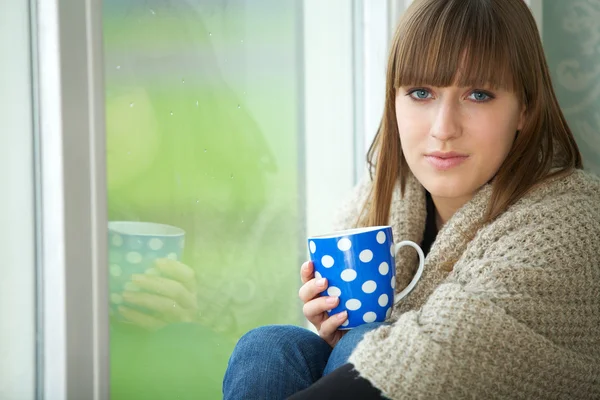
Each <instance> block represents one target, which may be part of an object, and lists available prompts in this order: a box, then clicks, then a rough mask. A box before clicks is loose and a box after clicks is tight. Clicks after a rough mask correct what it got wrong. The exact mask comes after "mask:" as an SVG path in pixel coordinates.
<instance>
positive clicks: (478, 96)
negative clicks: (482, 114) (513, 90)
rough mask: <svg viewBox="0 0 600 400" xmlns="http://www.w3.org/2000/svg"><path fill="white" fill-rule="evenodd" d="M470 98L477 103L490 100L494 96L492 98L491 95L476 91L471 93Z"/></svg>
mask: <svg viewBox="0 0 600 400" xmlns="http://www.w3.org/2000/svg"><path fill="white" fill-rule="evenodd" d="M469 98H470V99H473V100H475V101H477V102H484V101H488V100H490V99H491V98H492V96H490V95H489V94H487V93H485V92H480V91H474V92H473V93H471V95H470V96H469Z"/></svg>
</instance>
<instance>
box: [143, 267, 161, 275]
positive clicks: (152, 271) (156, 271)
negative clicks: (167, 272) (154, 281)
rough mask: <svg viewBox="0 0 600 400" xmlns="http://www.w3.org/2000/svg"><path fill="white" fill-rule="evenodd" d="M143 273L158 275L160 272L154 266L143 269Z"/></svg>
mask: <svg viewBox="0 0 600 400" xmlns="http://www.w3.org/2000/svg"><path fill="white" fill-rule="evenodd" d="M144 273H145V274H146V275H156V276H159V275H160V272H159V271H158V270H157V269H156V268H148V269H147V270H145V271H144Z"/></svg>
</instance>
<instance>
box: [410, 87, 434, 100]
mask: <svg viewBox="0 0 600 400" xmlns="http://www.w3.org/2000/svg"><path fill="white" fill-rule="evenodd" d="M409 95H410V96H411V97H412V98H414V99H417V100H427V99H428V98H429V97H430V96H431V93H429V91H428V90H425V89H415V90H411V91H410V92H409Z"/></svg>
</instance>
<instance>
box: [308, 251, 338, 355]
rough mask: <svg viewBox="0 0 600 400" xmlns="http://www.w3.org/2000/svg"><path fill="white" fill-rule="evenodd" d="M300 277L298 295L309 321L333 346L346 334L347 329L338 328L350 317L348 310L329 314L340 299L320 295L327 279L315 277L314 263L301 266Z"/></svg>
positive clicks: (325, 287) (324, 288) (325, 286)
mask: <svg viewBox="0 0 600 400" xmlns="http://www.w3.org/2000/svg"><path fill="white" fill-rule="evenodd" d="M300 277H301V278H302V283H303V285H302V287H301V288H300V291H299V292H298V296H300V299H301V300H302V302H303V303H304V307H303V308H302V312H303V313H304V316H305V317H306V319H308V321H309V322H310V323H311V324H313V325H314V326H315V328H317V332H318V333H319V336H321V337H322V338H323V339H324V340H325V341H326V342H327V343H329V345H330V346H331V347H334V346H335V345H336V344H337V342H339V340H340V339H341V338H342V336H344V335H345V334H346V331H340V330H338V328H339V327H340V325H341V324H343V323H344V321H345V320H346V319H347V318H348V312H347V311H343V312H341V313H339V314H335V315H332V316H329V315H328V314H327V311H328V310H331V309H333V308H335V307H337V305H338V303H339V301H340V299H339V298H338V297H330V296H323V297H321V296H319V294H320V293H321V292H322V291H324V290H326V289H327V279H325V278H321V279H315V275H314V265H313V263H312V262H311V261H309V262H305V263H304V264H302V267H301V268H300Z"/></svg>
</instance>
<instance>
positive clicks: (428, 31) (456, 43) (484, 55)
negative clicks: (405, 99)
mask: <svg viewBox="0 0 600 400" xmlns="http://www.w3.org/2000/svg"><path fill="white" fill-rule="evenodd" d="M461 3H462V4H461ZM465 3H468V5H467V6H465ZM404 19H405V20H404V21H402V22H403V23H401V29H399V30H398V31H397V32H396V36H395V38H394V41H393V45H392V49H391V57H390V60H391V65H389V66H388V73H390V74H391V76H389V77H388V78H389V79H388V82H389V83H391V84H392V86H393V87H392V88H390V89H393V90H394V91H395V90H397V89H398V88H399V87H406V86H415V85H427V86H434V87H447V86H451V85H456V86H459V87H477V88H484V87H491V88H502V89H506V90H509V91H512V90H513V88H519V87H522V85H519V84H517V79H518V75H517V74H518V65H519V63H518V60H516V59H515V58H517V56H516V53H513V52H511V51H510V49H511V48H514V43H507V42H508V41H510V39H511V38H513V35H512V34H511V33H510V32H508V28H507V27H506V26H505V25H503V24H502V21H500V20H498V19H497V18H494V15H493V14H492V13H490V12H489V7H483V6H481V3H480V2H470V1H466V0H449V1H437V2H431V3H430V4H429V5H428V7H423V8H417V9H414V10H410V9H409V10H408V11H407V13H406V15H405V17H404ZM514 40H518V39H517V38H516V37H515V38H514Z"/></svg>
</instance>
